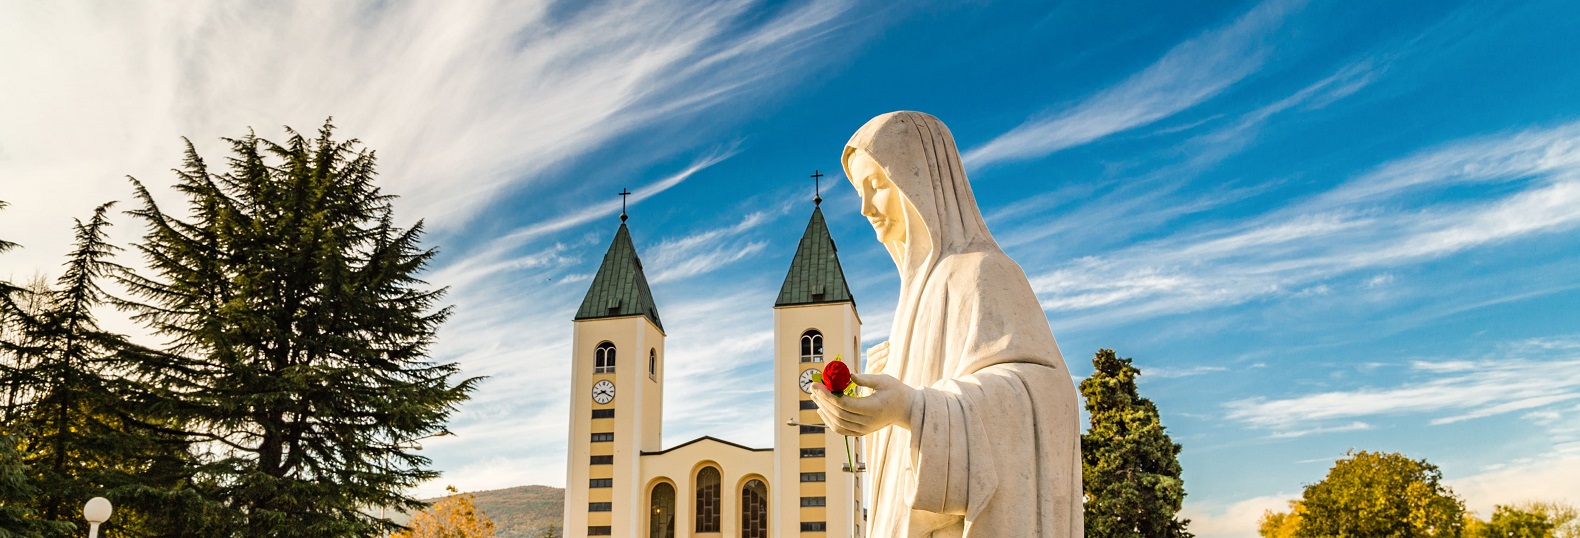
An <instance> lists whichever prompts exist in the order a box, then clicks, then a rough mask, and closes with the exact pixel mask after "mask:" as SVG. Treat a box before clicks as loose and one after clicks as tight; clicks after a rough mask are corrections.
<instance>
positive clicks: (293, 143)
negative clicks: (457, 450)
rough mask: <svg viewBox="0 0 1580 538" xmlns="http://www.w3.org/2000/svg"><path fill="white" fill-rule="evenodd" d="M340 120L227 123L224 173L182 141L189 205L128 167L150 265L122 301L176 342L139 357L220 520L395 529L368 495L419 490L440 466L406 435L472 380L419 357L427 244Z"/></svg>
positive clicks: (389, 502) (430, 297) (461, 396)
mask: <svg viewBox="0 0 1580 538" xmlns="http://www.w3.org/2000/svg"><path fill="white" fill-rule="evenodd" d="M333 130H334V129H333V127H332V125H331V124H330V123H328V122H325V124H324V126H323V127H322V128H321V129H320V130H319V132H318V137H317V138H315V139H311V140H309V139H307V138H305V137H303V136H302V135H300V134H298V133H296V132H295V131H290V130H289V129H288V135H289V138H288V139H287V140H286V141H285V142H284V143H283V144H276V143H274V142H270V141H267V140H263V139H260V138H258V137H257V136H255V135H254V134H251V133H249V134H247V135H246V136H244V137H241V138H236V139H226V141H227V142H229V145H230V149H231V154H230V157H229V171H228V172H226V173H211V172H210V171H209V169H208V167H207V165H206V164H205V163H204V161H203V159H202V158H201V157H199V155H198V154H197V151H196V150H195V149H194V148H193V146H192V144H191V142H190V141H188V142H187V148H186V159H185V162H184V165H183V167H182V168H180V169H178V170H177V171H176V172H177V182H176V185H175V188H176V189H177V190H178V191H180V192H181V193H182V194H184V195H185V196H186V200H187V207H186V208H185V209H186V216H185V217H180V216H176V215H172V214H170V213H167V212H165V211H164V210H162V209H161V208H160V207H159V206H158V205H157V204H156V203H155V201H154V198H153V197H152V196H151V195H150V194H149V192H148V191H147V189H145V188H144V187H143V185H142V184H141V183H140V182H138V181H137V180H135V179H133V180H132V181H133V185H134V187H135V189H136V192H137V195H138V197H139V198H140V200H141V202H142V204H141V205H142V207H141V208H139V209H136V210H134V211H132V212H131V213H132V214H133V215H136V216H137V217H139V218H140V219H141V220H143V221H144V222H145V223H146V224H147V227H148V232H147V234H146V235H145V236H144V238H143V241H142V242H141V243H140V244H138V245H137V248H138V250H140V251H141V252H142V253H143V255H144V257H145V259H146V260H147V262H148V266H149V270H150V271H151V274H148V275H130V276H128V277H127V278H126V279H125V284H126V285H127V286H128V287H129V289H131V290H132V293H133V294H134V295H136V296H138V297H140V298H141V299H142V300H141V302H138V303H129V304H128V306H129V307H131V308H132V309H133V310H134V312H135V317H136V319H138V320H139V321H141V322H142V323H143V324H145V325H146V326H147V327H149V328H150V329H152V330H153V331H154V332H156V333H158V334H160V335H163V336H164V337H165V338H167V339H168V340H169V342H170V344H169V346H168V347H167V349H166V350H165V353H164V354H163V355H162V356H161V360H160V361H155V362H150V363H148V364H146V365H145V366H146V367H145V368H144V370H143V372H142V373H143V375H144V376H145V378H146V379H149V380H150V381H152V382H154V383H155V384H157V385H159V386H164V387H169V390H168V392H167V394H166V396H167V401H166V402H165V404H164V407H165V408H168V409H170V410H171V411H172V412H175V413H177V414H178V415H179V416H180V417H181V419H182V420H183V421H185V422H186V423H189V424H191V425H192V427H191V428H190V431H189V433H190V434H191V435H193V436H196V438H198V439H201V440H202V441H204V442H206V443H207V445H208V446H209V447H211V448H212V453H211V454H210V457H209V462H210V466H209V467H208V468H206V472H207V473H209V474H210V476H212V477H213V478H214V480H213V483H214V484H215V487H216V488H217V489H216V495H217V498H218V499H220V500H221V501H222V502H224V503H225V504H226V505H227V506H229V507H230V509H231V516H232V518H233V526H232V529H231V530H230V531H229V532H226V533H224V534H227V535H233V536H278V537H294V536H304V537H306V536H311V537H322V536H370V535H374V534H379V533H383V532H386V531H390V530H394V529H396V528H398V527H397V526H396V525H394V524H393V523H391V522H389V521H387V520H383V519H380V518H377V517H374V516H370V515H368V512H370V510H369V508H370V507H377V506H388V507H395V508H402V509H406V510H415V509H418V508H421V507H422V506H423V504H422V503H421V502H420V501H418V500H417V499H415V498H413V497H411V496H409V495H408V494H407V493H406V491H407V488H410V487H412V486H415V485H416V484H418V483H419V482H422V481H424V480H428V479H431V478H434V477H436V476H438V473H437V472H435V471H433V470H432V469H429V468H428V465H429V461H428V459H427V458H424V457H422V456H420V455H418V454H416V453H415V452H414V451H412V450H411V449H409V448H405V446H408V445H406V442H407V441H410V440H412V439H416V438H419V437H422V436H425V435H428V434H432V433H434V432H437V431H439V430H441V429H442V428H443V426H444V423H445V421H446V420H447V418H448V417H449V416H450V414H451V413H452V412H453V411H454V410H455V409H456V406H457V405H459V404H460V402H462V401H464V400H465V399H466V397H467V393H468V392H470V391H471V390H472V389H473V387H474V386H475V385H476V383H477V382H478V379H477V378H471V379H462V380H457V379H454V378H455V377H456V375H457V374H458V372H459V369H458V367H457V366H456V365H454V364H436V363H433V362H431V361H430V360H429V359H428V357H427V353H428V348H429V346H430V345H431V344H432V343H433V341H434V333H435V331H436V330H437V328H438V327H439V325H440V324H441V323H442V322H443V321H444V320H445V318H446V317H447V316H448V315H449V312H450V310H449V308H447V307H440V306H439V305H438V302H439V300H440V298H441V296H442V294H443V291H444V290H442V289H437V290H436V289H428V288H427V287H426V284H425V283H424V282H422V281H421V280H419V279H418V278H417V276H416V275H417V273H418V272H420V271H421V270H422V269H423V268H424V267H425V266H426V265H427V264H428V262H429V261H430V260H431V259H432V258H433V256H434V251H433V250H432V249H425V248H422V247H421V246H420V243H419V238H420V236H421V233H422V224H421V222H418V223H417V224H416V225H414V226H412V227H410V228H406V229H402V228H400V227H397V226H395V225H394V224H393V220H394V219H393V217H392V208H391V205H390V204H391V200H392V197H391V196H388V195H385V194H382V193H380V191H379V189H378V188H377V187H376V186H375V185H374V177H375V166H374V164H375V159H374V153H373V152H372V151H369V150H367V149H364V148H360V147H359V146H360V144H359V143H358V142H357V141H356V140H349V141H335V140H333V138H332V135H333ZM373 512H376V511H373Z"/></svg>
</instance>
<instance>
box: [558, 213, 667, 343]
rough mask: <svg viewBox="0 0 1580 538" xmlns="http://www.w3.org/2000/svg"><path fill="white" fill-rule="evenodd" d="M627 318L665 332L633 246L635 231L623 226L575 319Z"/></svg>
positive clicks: (604, 257)
mask: <svg viewBox="0 0 1580 538" xmlns="http://www.w3.org/2000/svg"><path fill="white" fill-rule="evenodd" d="M624 316H647V319H648V320H650V321H652V322H653V325H655V326H657V327H658V330H660V331H662V330H664V324H663V323H662V322H660V321H659V320H658V307H657V306H655V305H654V304H653V292H652V291H651V290H649V289H648V287H647V276H646V275H644V274H642V260H641V259H640V258H637V256H636V246H635V245H632V244H631V231H630V230H628V229H626V227H625V222H621V223H620V229H619V230H618V231H616V232H615V233H614V241H612V242H610V243H609V251H608V252H605V253H604V255H603V265H601V266H599V267H598V274H597V275H594V276H593V280H592V287H590V288H588V289H587V297H586V298H584V299H582V306H581V308H578V309H576V318H575V319H578V320H583V319H598V318H618V317H624Z"/></svg>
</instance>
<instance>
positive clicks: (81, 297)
mask: <svg viewBox="0 0 1580 538" xmlns="http://www.w3.org/2000/svg"><path fill="white" fill-rule="evenodd" d="M110 205H111V204H104V205H102V206H99V207H98V208H97V209H96V210H95V211H94V213H93V217H92V219H90V220H89V222H88V223H86V224H84V223H83V222H81V221H78V222H77V223H76V243H75V247H74V249H73V251H72V252H71V255H70V257H69V259H68V260H67V263H66V264H65V272H64V274H62V275H61V277H60V278H59V279H58V280H57V281H56V283H55V285H54V286H52V287H51V286H43V287H41V289H29V290H22V291H20V292H17V293H26V294H30V295H32V296H33V297H29V298H28V301H30V302H31V303H32V304H31V305H30V306H23V305H19V304H18V302H15V301H13V302H11V303H9V304H8V309H9V310H10V313H11V316H12V324H13V326H14V328H15V330H14V331H12V332H13V336H14V338H13V339H11V341H10V342H8V344H7V347H8V349H9V350H10V351H11V352H12V359H13V360H12V362H13V364H12V365H11V367H10V368H8V369H7V371H6V375H7V377H8V379H7V381H8V385H9V386H10V387H13V388H14V389H15V390H14V391H13V392H12V395H13V396H14V399H13V400H12V403H11V405H10V406H9V407H10V409H9V412H8V414H7V418H6V424H5V426H6V429H7V430H8V431H20V432H23V435H21V436H20V438H19V439H18V440H17V441H18V445H19V447H18V448H19V450H20V452H21V453H22V454H23V455H24V456H23V459H22V462H21V463H23V464H25V466H26V468H27V473H26V474H25V475H24V476H26V477H27V478H28V480H29V481H30V482H31V485H30V486H29V489H34V490H36V491H35V493H34V494H33V496H32V498H31V499H29V500H28V501H26V502H25V503H24V506H25V507H26V511H27V512H30V513H31V514H33V516H34V517H36V518H38V519H40V520H42V521H50V522H68V521H76V520H78V519H80V514H81V511H82V504H83V503H84V502H85V501H87V500H88V499H90V498H92V497H96V496H104V497H109V498H111V500H112V501H113V502H116V503H117V505H118V508H119V509H118V511H117V512H118V513H117V517H116V518H115V519H114V520H113V521H111V522H109V523H107V524H106V525H105V527H104V530H105V531H106V532H110V531H131V532H130V534H131V535H145V534H146V533H144V532H141V531H142V530H143V529H138V528H137V526H136V525H131V526H127V525H125V524H124V523H126V522H130V521H139V520H142V519H145V518H141V517H139V514H144V515H147V514H157V515H154V516H153V517H154V518H155V519H162V518H164V517H166V516H165V514H171V513H176V512H179V509H178V508H177V507H174V506H167V505H163V504H161V503H153V502H150V503H136V502H132V503H128V502H126V501H128V500H130V498H131V496H133V495H137V494H139V492H146V491H148V490H159V489H161V488H166V487H169V486H171V485H172V484H173V482H174V480H170V479H169V478H170V477H169V474H168V473H166V472H162V471H161V469H158V468H156V466H159V465H161V464H163V465H164V468H166V469H180V468H181V465H180V464H179V461H180V460H182V459H183V458H182V457H181V455H182V454H184V453H185V452H184V449H185V446H184V445H183V444H182V443H180V442H179V439H174V438H170V437H168V436H164V435H162V434H160V433H159V432H157V431H155V430H152V429H149V428H145V427H143V425H144V424H148V423H149V421H148V420H147V419H146V418H145V417H140V416H138V415H137V413H139V412H140V411H141V410H142V408H141V407H140V406H137V405H133V400H132V399H130V398H129V397H130V396H131V395H133V394H135V393H136V392H137V391H136V390H135V389H136V387H135V386H133V385H132V384H130V383H128V381H127V380H126V379H124V378H123V377H122V374H124V373H125V372H127V371H128V370H129V368H128V363H127V360H126V357H127V356H128V355H129V354H133V351H132V350H133V349H134V346H131V345H130V344H129V343H127V342H126V341H125V339H124V338H123V337H122V336H120V335H118V334H114V333H111V332H108V331H104V330H102V329H101V328H99V326H98V322H97V321H96V320H95V317H94V309H95V308H97V307H99V306H100V305H102V304H103V303H104V301H105V299H106V296H105V294H104V291H103V290H102V289H100V287H99V284H98V281H99V280H100V279H102V278H103V277H105V276H106V275H107V274H109V273H112V272H114V271H118V270H120V267H119V266H117V265H115V264H114V263H112V262H110V261H109V258H110V257H111V256H112V255H113V253H114V252H115V251H116V250H117V248H116V247H114V246H113V245H110V244H109V243H108V242H107V241H106V240H105V236H106V232H105V229H106V228H108V227H109V225H110V224H109V220H108V218H107V215H106V214H107V212H108V210H109V207H110ZM13 295H14V294H13ZM172 459H174V460H175V462H176V464H175V465H170V464H171V463H172ZM162 479H164V480H163V483H161V480H162ZM71 527H72V525H70V524H68V525H65V526H50V525H45V526H43V527H40V528H39V529H38V530H37V531H35V532H36V533H37V534H38V535H41V536H67V535H70V533H71Z"/></svg>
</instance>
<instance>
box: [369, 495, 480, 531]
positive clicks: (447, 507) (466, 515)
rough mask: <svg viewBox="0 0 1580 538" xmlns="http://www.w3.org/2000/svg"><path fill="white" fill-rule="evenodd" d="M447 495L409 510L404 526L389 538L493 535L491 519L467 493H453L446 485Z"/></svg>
mask: <svg viewBox="0 0 1580 538" xmlns="http://www.w3.org/2000/svg"><path fill="white" fill-rule="evenodd" d="M445 489H446V490H448V491H449V492H450V495H449V496H447V497H445V498H442V499H439V501H438V502H435V503H433V506H430V507H428V509H427V510H423V511H421V512H417V513H415V514H412V516H411V522H410V523H408V524H407V525H406V530H404V531H401V532H397V533H395V534H393V535H391V538H493V537H494V520H492V519H488V514H485V513H483V510H482V509H481V508H478V507H477V506H476V505H475V504H474V503H473V500H474V499H475V497H473V496H472V494H470V493H457V492H456V490H455V486H447V487H445Z"/></svg>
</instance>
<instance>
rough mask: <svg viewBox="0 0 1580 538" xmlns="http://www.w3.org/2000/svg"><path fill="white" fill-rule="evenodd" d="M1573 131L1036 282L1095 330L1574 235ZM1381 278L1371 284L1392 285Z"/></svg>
mask: <svg viewBox="0 0 1580 538" xmlns="http://www.w3.org/2000/svg"><path fill="white" fill-rule="evenodd" d="M1577 126H1580V124H1569V125H1564V126H1560V127H1556V128H1551V129H1543V130H1533V131H1527V132H1522V133H1516V134H1513V135H1508V136H1506V137H1502V138H1483V139H1478V140H1475V141H1474V142H1469V143H1451V144H1448V145H1445V146H1443V147H1440V148H1436V149H1432V150H1429V151H1426V152H1423V153H1421V154H1417V155H1414V156H1410V157H1406V158H1403V159H1401V160H1400V161H1394V162H1389V163H1386V164H1384V165H1382V166H1379V167H1378V168H1377V169H1376V170H1374V171H1373V172H1369V173H1366V174H1362V175H1360V176H1358V177H1357V178H1355V179H1353V180H1350V181H1347V182H1344V183H1342V184H1340V185H1339V186H1338V187H1336V188H1334V189H1333V190H1332V191H1329V192H1328V193H1324V194H1321V195H1318V196H1316V197H1313V198H1312V199H1310V200H1308V201H1306V202H1301V203H1295V204H1292V205H1290V206H1287V207H1284V208H1279V209H1275V210H1273V211H1270V212H1268V213H1266V214H1263V215H1261V216H1258V217H1253V218H1249V219H1244V220H1242V221H1239V222H1238V223H1236V224H1232V225H1228V226H1224V227H1221V228H1217V229H1205V230H1199V231H1187V232H1179V233H1175V234H1173V235H1170V236H1166V237H1163V238H1160V239H1156V240H1152V241H1149V242H1145V243H1140V244H1136V245H1133V246H1130V247H1127V248H1124V249H1120V250H1117V251H1115V252H1113V253H1111V254H1108V255H1105V256H1100V257H1098V256H1091V257H1084V258H1080V259H1076V260H1073V261H1070V262H1066V263H1064V264H1062V265H1059V266H1056V267H1055V268H1053V269H1052V270H1050V271H1047V272H1044V273H1042V274H1040V275H1036V276H1034V277H1033V278H1032V285H1033V288H1034V289H1035V290H1036V291H1037V292H1038V294H1039V297H1040V298H1041V299H1042V302H1043V306H1044V308H1046V309H1048V310H1049V311H1080V310H1090V309H1096V308H1099V307H1101V308H1102V310H1101V311H1100V312H1094V313H1092V314H1091V315H1083V316H1081V320H1080V321H1081V322H1083V323H1103V322H1107V321H1111V320H1113V319H1136V318H1139V317H1146V316H1153V315H1160V314H1168V313H1178V312H1186V311H1193V310H1201V309H1206V308H1213V307H1218V306H1223V305H1232V304H1239V303H1242V302H1245V301H1248V300H1252V299H1255V298H1259V297H1268V296H1274V295H1283V294H1291V295H1293V294H1298V293H1300V292H1301V291H1303V290H1313V289H1318V288H1317V286H1322V285H1326V284H1328V283H1327V281H1328V280H1329V279H1332V278H1335V277H1339V276H1343V275H1347V274H1350V273H1353V272H1357V271H1381V272H1383V273H1384V274H1388V271H1389V270H1390V268H1393V267H1398V266H1402V265H1406V264H1411V263H1418V262H1421V261H1424V260H1432V259H1438V258H1442V257H1444V256H1448V255H1451V254H1455V253H1459V252H1463V251H1466V250H1469V249H1474V248H1478V247H1482V246H1484V245H1490V244H1496V243H1501V242H1506V241H1511V240H1515V239H1519V238H1524V237H1530V236H1535V235H1540V234H1551V233H1558V232H1563V231H1566V230H1572V229H1574V228H1576V227H1577V226H1580V158H1576V157H1575V153H1574V152H1575V150H1574V148H1575V147H1580V127H1577ZM1400 163H1415V164H1419V165H1420V167H1421V168H1423V169H1425V170H1426V171H1425V172H1423V173H1419V174H1418V173H1414V172H1411V173H1410V174H1408V177H1409V178H1410V179H1409V180H1408V181H1406V180H1401V179H1399V178H1401V177H1405V172H1403V171H1402V170H1406V169H1409V170H1414V169H1415V168H1414V167H1413V166H1406V165H1402V164H1400ZM1431 163H1439V164H1435V165H1434V164H1431ZM1441 163H1453V164H1452V165H1448V164H1441ZM1516 179H1518V180H1519V182H1518V183H1517V185H1518V187H1520V188H1518V189H1514V190H1513V193H1512V194H1507V195H1504V196H1502V197H1497V198H1480V199H1474V200H1469V201H1462V202H1447V203H1440V204H1433V205H1429V206H1428V208H1427V209H1416V208H1410V207H1409V206H1408V205H1407V204H1398V203H1385V202H1389V201H1390V200H1393V198H1394V197H1395V196H1396V195H1399V194H1400V193H1402V192H1403V190H1402V189H1401V188H1400V185H1405V184H1408V185H1411V186H1413V188H1414V189H1416V190H1421V189H1427V188H1436V189H1442V188H1446V187H1449V186H1452V185H1456V184H1463V183H1466V182H1485V181H1515V180H1516ZM1333 193H1342V194H1341V195H1334V194H1333ZM1338 200H1343V201H1344V203H1336V201H1338ZM1401 206H1403V207H1401ZM1377 278H1378V277H1374V278H1373V279H1372V280H1368V281H1367V285H1368V286H1371V287H1376V286H1378V285H1381V284H1385V283H1387V282H1388V279H1389V278H1391V277H1386V278H1382V279H1381V280H1377Z"/></svg>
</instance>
